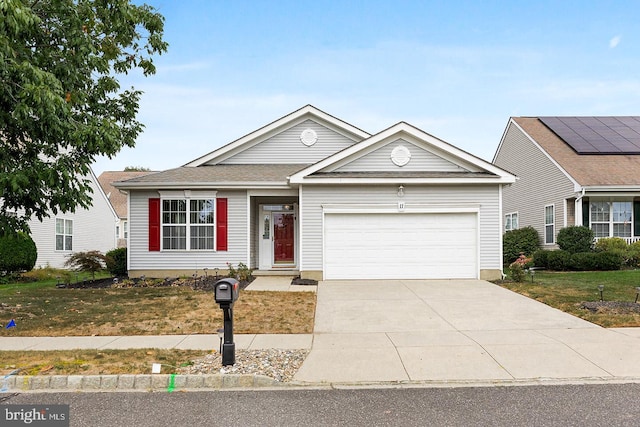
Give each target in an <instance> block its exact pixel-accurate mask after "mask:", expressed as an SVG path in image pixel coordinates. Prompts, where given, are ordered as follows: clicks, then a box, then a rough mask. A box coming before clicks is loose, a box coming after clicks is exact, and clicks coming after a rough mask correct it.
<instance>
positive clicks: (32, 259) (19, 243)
mask: <svg viewBox="0 0 640 427" xmlns="http://www.w3.org/2000/svg"><path fill="white" fill-rule="evenodd" d="M37 258H38V249H37V248H36V244H35V242H34V241H33V239H32V238H31V236H29V235H28V234H26V233H15V234H7V235H4V236H0V274H11V273H16V272H20V271H29V270H31V269H33V267H34V266H35V265H36V259H37Z"/></svg>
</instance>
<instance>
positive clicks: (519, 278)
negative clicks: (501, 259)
mask: <svg viewBox="0 0 640 427" xmlns="http://www.w3.org/2000/svg"><path fill="white" fill-rule="evenodd" d="M509 277H511V280H513V281H514V282H518V283H520V282H524V268H522V265H521V264H518V263H517V262H514V263H512V264H511V265H509Z"/></svg>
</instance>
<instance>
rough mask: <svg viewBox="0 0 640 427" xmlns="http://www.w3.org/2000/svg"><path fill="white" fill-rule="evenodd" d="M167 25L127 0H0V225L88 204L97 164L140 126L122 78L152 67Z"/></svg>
mask: <svg viewBox="0 0 640 427" xmlns="http://www.w3.org/2000/svg"><path fill="white" fill-rule="evenodd" d="M163 28H164V18H163V17H162V15H160V14H159V13H158V12H157V11H156V10H155V9H154V8H153V7H151V6H148V5H146V4H145V5H140V6H138V5H134V4H131V3H130V2H129V1H128V0H0V233H6V232H11V231H15V230H20V229H22V230H25V231H28V225H27V221H28V220H29V219H31V218H33V217H34V216H35V217H37V218H38V219H40V220H41V219H42V218H44V217H47V216H49V215H51V214H52V213H53V214H56V213H57V212H58V211H61V212H73V211H74V210H75V209H76V208H78V207H83V208H86V207H88V206H90V205H91V189H90V186H89V181H88V180H87V179H86V176H87V174H88V173H89V170H90V165H91V163H93V162H94V160H95V159H96V157H97V156H101V155H106V156H108V157H112V156H114V155H115V154H116V153H118V152H119V151H120V149H121V148H122V147H124V146H128V147H133V146H134V145H135V140H136V137H137V136H138V134H139V133H140V132H141V131H142V128H143V125H142V124H141V123H140V122H138V121H137V120H136V114H137V112H138V106H139V101H140V96H141V92H140V91H139V90H135V89H134V88H133V87H132V88H130V89H127V90H122V89H121V88H120V84H119V81H118V78H120V79H121V78H122V76H123V74H126V73H128V72H129V71H133V70H135V69H139V70H141V71H142V73H143V74H144V75H145V76H148V75H150V74H153V73H155V67H154V65H153V60H152V58H153V56H154V55H156V54H161V53H163V52H165V51H166V49H167V43H166V42H165V41H164V40H163V38H162V37H163ZM16 212H17V215H16Z"/></svg>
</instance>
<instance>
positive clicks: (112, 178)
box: [98, 171, 153, 218]
mask: <svg viewBox="0 0 640 427" xmlns="http://www.w3.org/2000/svg"><path fill="white" fill-rule="evenodd" d="M151 173H153V172H150V171H105V172H102V173H101V174H100V176H99V177H98V182H99V183H100V187H102V191H103V192H104V194H105V195H106V197H107V199H109V202H110V203H111V206H112V207H113V209H114V210H115V211H116V214H117V215H118V218H127V217H128V212H127V195H126V194H122V193H121V192H120V191H119V190H118V189H117V188H116V187H114V186H113V183H114V182H117V181H124V180H127V179H131V178H137V177H140V176H145V175H149V174H151Z"/></svg>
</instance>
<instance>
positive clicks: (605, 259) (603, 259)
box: [595, 252, 624, 271]
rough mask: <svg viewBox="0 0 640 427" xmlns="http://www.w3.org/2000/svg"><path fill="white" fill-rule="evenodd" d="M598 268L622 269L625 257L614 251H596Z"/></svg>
mask: <svg viewBox="0 0 640 427" xmlns="http://www.w3.org/2000/svg"><path fill="white" fill-rule="evenodd" d="M595 255H596V257H597V260H598V270H605V271H606V270H620V268H622V264H623V261H624V259H623V258H622V256H621V255H620V254H617V253H614V252H596V253H595Z"/></svg>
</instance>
